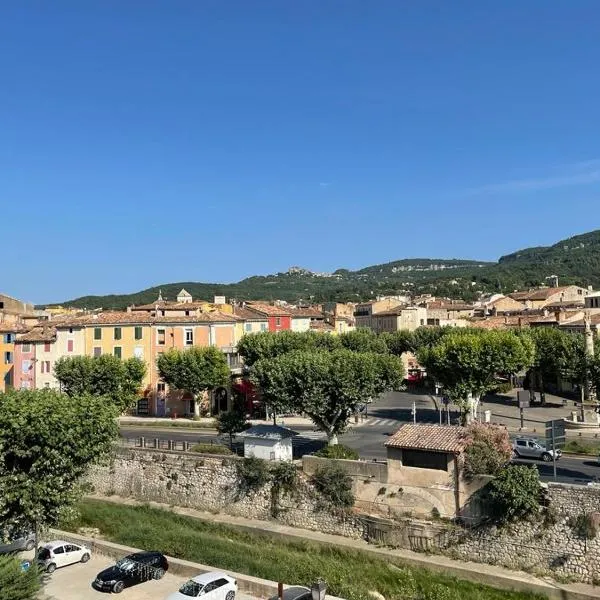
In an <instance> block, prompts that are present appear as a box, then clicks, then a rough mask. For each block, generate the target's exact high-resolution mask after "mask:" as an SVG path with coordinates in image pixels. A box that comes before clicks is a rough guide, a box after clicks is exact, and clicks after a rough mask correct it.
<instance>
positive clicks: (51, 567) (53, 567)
mask: <svg viewBox="0 0 600 600" xmlns="http://www.w3.org/2000/svg"><path fill="white" fill-rule="evenodd" d="M54 571H56V565H55V564H54V563H50V564H49V565H48V566H47V567H46V573H50V574H52V573H54Z"/></svg>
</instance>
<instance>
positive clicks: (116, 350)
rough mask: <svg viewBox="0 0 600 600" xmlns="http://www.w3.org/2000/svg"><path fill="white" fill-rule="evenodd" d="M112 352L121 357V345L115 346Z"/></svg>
mask: <svg viewBox="0 0 600 600" xmlns="http://www.w3.org/2000/svg"><path fill="white" fill-rule="evenodd" d="M114 354H115V356H116V357H117V358H121V346H115V348H114Z"/></svg>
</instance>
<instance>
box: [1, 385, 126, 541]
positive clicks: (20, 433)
mask: <svg viewBox="0 0 600 600" xmlns="http://www.w3.org/2000/svg"><path fill="white" fill-rule="evenodd" d="M117 415H118V411H117V409H116V408H115V406H114V404H112V403H111V402H107V401H106V399H105V398H103V397H100V396H99V397H94V396H89V395H86V396H67V395H65V394H61V393H59V392H57V391H55V390H31V391H30V390H19V391H10V392H7V393H4V394H0V522H5V523H7V524H10V525H11V526H13V527H15V528H22V529H27V528H30V527H32V526H34V527H35V529H36V532H37V530H38V529H39V527H45V526H52V525H55V524H56V523H57V522H58V520H59V517H60V514H61V511H63V510H65V509H66V508H68V507H69V506H71V505H72V504H73V503H74V502H75V500H76V499H77V498H78V497H79V494H80V492H81V485H80V484H81V478H82V477H83V476H84V475H85V473H86V472H87V469H88V467H89V466H90V465H91V464H94V463H96V462H98V461H100V460H102V459H103V458H104V457H106V456H107V455H108V454H109V453H110V452H111V451H112V449H113V444H114V442H115V441H116V439H117V435H118V426H117V419H116V417H117Z"/></svg>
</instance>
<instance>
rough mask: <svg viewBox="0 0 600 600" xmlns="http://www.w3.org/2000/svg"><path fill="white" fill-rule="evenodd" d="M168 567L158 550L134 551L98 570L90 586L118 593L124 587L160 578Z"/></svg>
mask: <svg viewBox="0 0 600 600" xmlns="http://www.w3.org/2000/svg"><path fill="white" fill-rule="evenodd" d="M168 569H169V563H168V562H167V559H166V558H165V556H164V555H163V554H161V553H160V552H155V551H151V552H136V553H135V554H130V555H129V556H126V557H125V558H122V559H121V560H118V561H117V562H116V563H115V565H114V566H112V567H108V569H104V571H100V573H98V575H96V579H95V580H94V582H93V583H92V586H93V587H94V588H96V589H97V590H101V591H103V592H114V593H115V594H118V593H119V592H122V591H123V590H124V589H125V588H126V587H131V586H132V585H137V584H138V583H143V582H144V581H149V580H150V579H160V578H161V577H163V575H164V574H165V572H166V571H167V570H168Z"/></svg>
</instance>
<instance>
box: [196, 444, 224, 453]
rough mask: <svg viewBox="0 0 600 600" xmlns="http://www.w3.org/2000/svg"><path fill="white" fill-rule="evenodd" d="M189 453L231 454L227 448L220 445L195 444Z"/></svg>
mask: <svg viewBox="0 0 600 600" xmlns="http://www.w3.org/2000/svg"><path fill="white" fill-rule="evenodd" d="M190 452H199V453H200V454H233V452H231V450H230V449H229V448H228V447H227V446H222V445H221V444H195V445H194V446H192V447H191V448H190Z"/></svg>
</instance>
